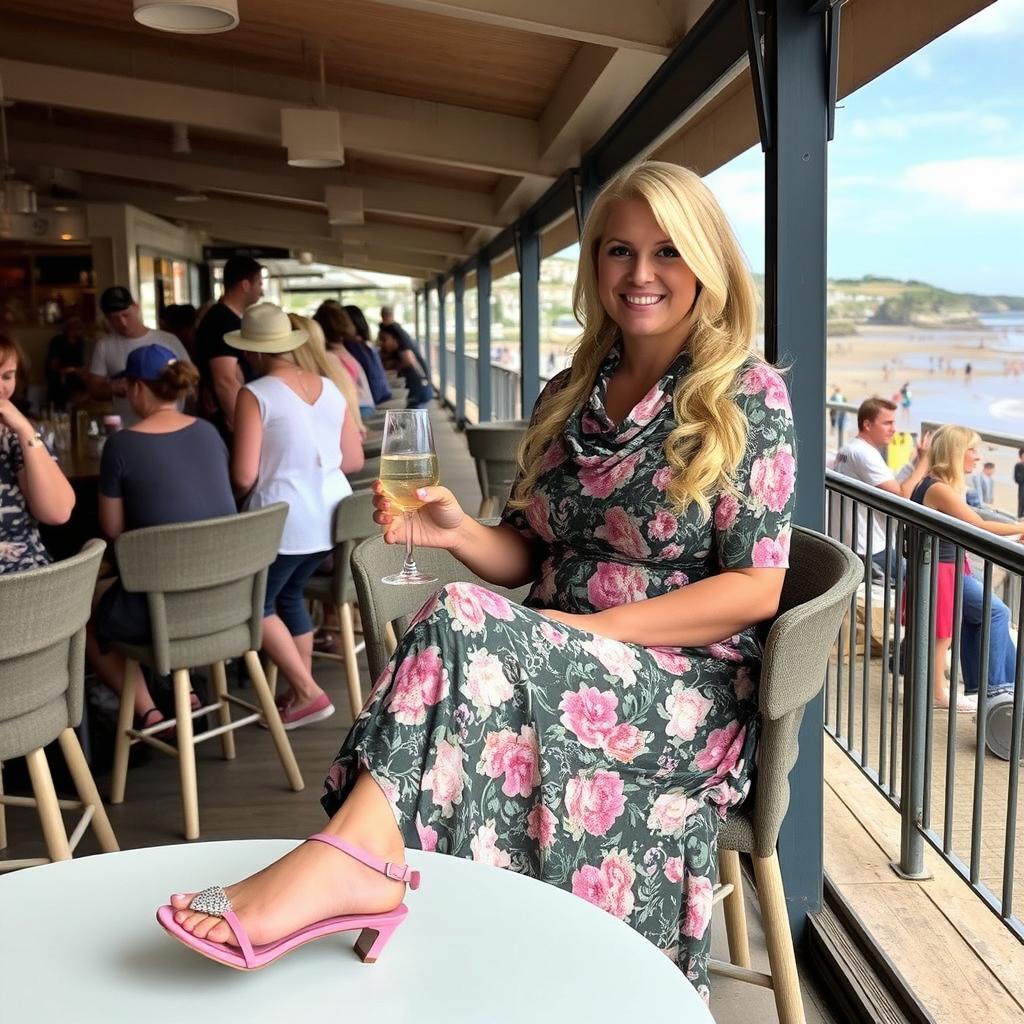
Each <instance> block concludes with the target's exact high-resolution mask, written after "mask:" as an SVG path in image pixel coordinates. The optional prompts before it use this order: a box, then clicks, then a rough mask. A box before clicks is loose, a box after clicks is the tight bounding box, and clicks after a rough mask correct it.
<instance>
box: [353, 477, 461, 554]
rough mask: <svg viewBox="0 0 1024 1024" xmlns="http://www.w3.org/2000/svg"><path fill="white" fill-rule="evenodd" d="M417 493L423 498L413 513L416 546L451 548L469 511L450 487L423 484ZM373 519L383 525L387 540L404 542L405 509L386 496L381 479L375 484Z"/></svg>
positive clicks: (396, 542) (412, 522)
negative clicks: (456, 497)
mask: <svg viewBox="0 0 1024 1024" xmlns="http://www.w3.org/2000/svg"><path fill="white" fill-rule="evenodd" d="M416 496H417V497H418V498H420V499H421V500H422V502H423V504H422V505H420V507H419V508H418V509H417V510H416V515H415V516H413V517H412V520H411V525H412V533H413V536H412V539H413V544H414V545H416V546H417V547H425V548H444V549H445V550H448V551H450V550H451V549H452V548H453V547H454V546H455V544H456V542H457V540H458V538H459V527H460V526H462V522H463V520H464V519H465V518H466V513H465V512H463V510H462V506H461V505H459V503H458V501H456V500H455V495H454V494H452V492H451V491H450V490H448V488H447V487H422V488H420V489H419V490H417V492H416ZM373 507H374V509H375V511H374V513H373V521H374V522H375V523H377V524H378V526H383V527H384V540H385V542H386V543H388V544H404V543H405V523H404V522H403V519H404V517H403V515H402V510H401V509H400V508H398V507H397V506H396V505H395V504H394V503H393V502H392V501H390V499H389V498H388V496H387V492H386V491H385V490H384V487H383V485H382V484H381V482H380V481H379V480H375V481H374V484H373Z"/></svg>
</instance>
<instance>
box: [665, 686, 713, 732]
mask: <svg viewBox="0 0 1024 1024" xmlns="http://www.w3.org/2000/svg"><path fill="white" fill-rule="evenodd" d="M713 706H714V701H712V700H711V699H710V698H709V697H705V696H704V694H702V693H701V692H700V690H695V689H693V688H691V687H689V686H687V685H686V684H685V683H684V682H683V681H682V680H677V681H676V682H675V683H674V684H673V685H672V692H671V693H670V694H669V695H668V697H667V698H666V699H665V710H666V711H667V712H668V715H669V721H668V725H666V726H665V734H666V735H667V736H676V737H678V738H679V739H681V740H684V741H689V740H692V739H693V738H694V736H696V735H697V730H698V729H699V728H700V727H701V726H702V725H703V724H704V721H705V719H706V718H707V717H708V712H709V711H710V710H711V708H712V707H713Z"/></svg>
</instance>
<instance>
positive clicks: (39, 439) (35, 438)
mask: <svg viewBox="0 0 1024 1024" xmlns="http://www.w3.org/2000/svg"><path fill="white" fill-rule="evenodd" d="M44 444H45V442H44V441H43V435H42V434H40V433H39V431H38V430H37V431H36V432H35V433H34V434H33V435H32V436H31V437H30V438H29V439H28V440H27V441H26V442H25V447H26V448H41V447H43V445H44Z"/></svg>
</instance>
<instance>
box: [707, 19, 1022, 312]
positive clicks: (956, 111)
mask: <svg viewBox="0 0 1024 1024" xmlns="http://www.w3.org/2000/svg"><path fill="white" fill-rule="evenodd" d="M840 105H841V109H838V110H837V111H836V137H835V140H834V141H833V142H832V143H831V144H830V146H829V241H828V259H829V276H831V277H860V276H861V275H863V274H878V275H886V276H893V277H898V278H916V279H918V280H922V281H927V282H929V283H931V284H936V285H939V286H941V287H944V288H952V289H955V290H960V291H974V292H981V293H984V294H994V293H1004V294H1005V293H1009V294H1014V295H1024V0H996V3H995V4H993V5H992V6H991V7H988V8H986V9H985V10H984V11H982V12H980V13H979V14H977V15H975V16H974V17H973V18H971V19H970V20H968V21H966V22H964V23H963V24H962V25H959V26H958V27H957V28H955V29H953V30H952V31H951V32H948V33H946V35H944V36H941V37H940V38H939V39H936V40H935V41H934V42H932V43H931V44H930V45H928V46H927V47H925V48H924V49H923V50H921V51H919V52H918V53H916V54H914V55H913V56H912V57H910V58H908V59H907V60H905V61H903V62H902V63H901V64H898V65H897V66H896V67H894V68H892V69H890V70H889V71H887V72H886V73H885V74H883V75H881V76H880V77H879V78H876V79H875V80H874V81H872V82H869V83H868V84H867V85H865V86H863V87H862V88H860V89H858V90H857V91H856V92H855V93H853V94H851V95H850V96H847V97H846V98H845V99H843V100H842V101H840ZM707 182H708V184H709V185H710V186H711V188H712V189H713V190H714V191H715V193H716V195H717V196H718V197H719V199H720V200H721V202H722V205H723V206H724V207H725V210H726V213H727V214H728V215H729V217H730V219H731V220H732V222H733V226H734V227H735V228H736V231H737V234H738V235H739V237H740V241H741V243H742V245H743V248H744V250H745V251H746V253H747V256H748V258H749V260H750V263H751V265H752V266H753V268H754V269H755V270H758V271H760V270H763V269H764V255H763V254H764V232H763V220H762V218H763V211H764V186H763V161H762V156H761V152H760V149H759V148H757V147H755V148H754V149H751V150H749V151H748V152H746V153H743V154H741V155H740V156H739V157H737V158H736V159H735V160H733V161H731V162H730V163H728V164H727V165H725V166H724V167H722V168H720V169H719V170H717V171H715V172H714V173H713V174H711V175H709V176H708V178H707Z"/></svg>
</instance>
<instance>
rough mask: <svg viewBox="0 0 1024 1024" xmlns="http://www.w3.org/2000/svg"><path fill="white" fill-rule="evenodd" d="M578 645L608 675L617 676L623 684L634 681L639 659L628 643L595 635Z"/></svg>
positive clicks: (630, 684) (630, 683) (628, 684)
mask: <svg viewBox="0 0 1024 1024" xmlns="http://www.w3.org/2000/svg"><path fill="white" fill-rule="evenodd" d="M580 647H582V648H583V650H585V651H587V652H588V653H589V654H592V655H593V656H594V657H595V658H597V660H598V661H599V662H601V665H602V666H603V667H604V670H605V671H606V672H607V673H608V675H610V676H618V678H619V679H621V680H622V683H623V685H624V686H633V685H634V684H635V683H636V670H637V669H638V668H639V667H640V659H639V658H638V657H637V655H636V651H635V650H633V648H632V647H630V646H629V645H628V644H624V643H622V642H621V641H619V640H612V639H610V638H609V637H606V636H595V637H594V639H593V640H584V641H583V642H582V643H581V644H580Z"/></svg>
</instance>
